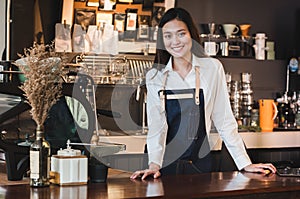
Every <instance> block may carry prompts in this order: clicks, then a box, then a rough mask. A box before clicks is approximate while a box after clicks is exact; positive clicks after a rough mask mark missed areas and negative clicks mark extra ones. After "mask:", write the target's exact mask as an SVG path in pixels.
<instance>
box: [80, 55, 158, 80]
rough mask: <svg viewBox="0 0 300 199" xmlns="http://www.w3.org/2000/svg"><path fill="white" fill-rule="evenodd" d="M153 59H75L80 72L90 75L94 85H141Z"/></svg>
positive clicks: (128, 56) (134, 57)
mask: <svg viewBox="0 0 300 199" xmlns="http://www.w3.org/2000/svg"><path fill="white" fill-rule="evenodd" d="M153 59H154V57H153V56H149V55H148V56H145V55H118V56H110V55H80V56H77V57H76V64H80V66H81V67H80V69H79V70H80V72H83V73H86V74H88V75H90V76H91V77H92V78H93V79H94V81H95V83H96V84H141V83H142V82H143V80H144V78H145V74H146V71H147V70H148V69H149V68H151V67H152V63H153Z"/></svg>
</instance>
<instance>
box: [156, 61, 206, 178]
mask: <svg viewBox="0 0 300 199" xmlns="http://www.w3.org/2000/svg"><path fill="white" fill-rule="evenodd" d="M195 70H196V88H195V89H181V90H165V88H164V87H165V84H166V80H167V73H166V74H165V80H164V82H163V89H162V90H160V91H159V96H160V99H161V103H162V111H164V112H165V113H166V118H167V124H168V132H167V140H166V150H165V154H164V161H163V167H162V169H161V173H162V174H163V175H166V174H192V173H202V172H210V171H211V160H210V147H209V143H208V138H207V134H206V127H205V112H204V95H203V90H202V89H200V74H199V68H198V67H195Z"/></svg>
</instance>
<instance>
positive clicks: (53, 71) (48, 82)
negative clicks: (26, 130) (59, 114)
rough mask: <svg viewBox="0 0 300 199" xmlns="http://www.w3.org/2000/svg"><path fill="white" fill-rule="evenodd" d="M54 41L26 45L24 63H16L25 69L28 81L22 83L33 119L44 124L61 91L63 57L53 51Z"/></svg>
mask: <svg viewBox="0 0 300 199" xmlns="http://www.w3.org/2000/svg"><path fill="white" fill-rule="evenodd" d="M53 46H54V45H53V44H49V45H45V44H37V43H34V44H33V46H32V47H30V48H27V49H24V55H19V56H20V57H21V58H22V64H18V63H16V65H17V66H18V67H19V68H20V70H21V71H22V72H23V73H24V76H25V78H26V80H25V82H24V83H23V84H22V85H21V86H20V88H21V90H23V91H24V96H25V98H26V102H27V103H28V104H29V105H30V106H31V110H30V113H31V115H32V119H33V120H34V121H35V122H36V124H37V125H38V127H42V126H43V124H44V122H45V120H46V119H47V116H48V113H49V110H50V108H51V107H52V105H54V104H55V103H56V102H57V100H58V99H59V97H60V96H61V92H62V78H61V76H62V75H63V74H62V73H63V66H62V60H61V58H60V57H58V55H57V54H56V53H55V52H54V51H53V49H54V48H53Z"/></svg>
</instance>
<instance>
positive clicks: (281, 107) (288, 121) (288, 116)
mask: <svg viewBox="0 0 300 199" xmlns="http://www.w3.org/2000/svg"><path fill="white" fill-rule="evenodd" d="M295 62H296V63H295ZM295 64H296V65H298V61H297V60H295V59H293V58H292V59H291V60H290V62H289V64H288V65H287V70H286V91H285V92H284V94H283V95H282V96H280V97H278V98H277V100H276V101H277V109H278V114H277V118H276V128H274V129H275V130H297V125H296V120H295V116H296V112H297V105H296V104H297V95H296V92H292V93H291V92H290V91H289V77H290V70H291V71H292V70H293V67H294V65H295Z"/></svg>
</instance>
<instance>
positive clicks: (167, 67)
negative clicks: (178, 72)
mask: <svg viewBox="0 0 300 199" xmlns="http://www.w3.org/2000/svg"><path fill="white" fill-rule="evenodd" d="M194 64H195V55H194V54H192V68H193V69H194V68H195V65H194ZM172 66H173V59H172V57H170V59H169V61H168V63H167V65H166V67H165V68H164V69H163V70H162V73H163V74H164V73H166V72H169V71H173V67H172ZM197 67H198V66H197Z"/></svg>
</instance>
